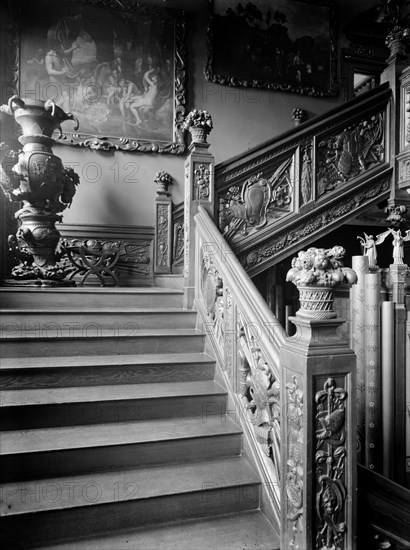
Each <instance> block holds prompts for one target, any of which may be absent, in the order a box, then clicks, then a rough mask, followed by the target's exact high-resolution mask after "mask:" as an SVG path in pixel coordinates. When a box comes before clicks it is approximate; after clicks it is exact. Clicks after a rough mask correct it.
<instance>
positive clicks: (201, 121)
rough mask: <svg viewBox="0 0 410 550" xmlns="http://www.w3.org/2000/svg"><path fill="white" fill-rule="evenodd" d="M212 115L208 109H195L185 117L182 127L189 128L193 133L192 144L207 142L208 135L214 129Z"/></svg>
mask: <svg viewBox="0 0 410 550" xmlns="http://www.w3.org/2000/svg"><path fill="white" fill-rule="evenodd" d="M213 127H214V126H213V122H212V117H211V115H210V114H209V113H208V111H200V110H199V109H193V110H192V111H190V113H188V115H187V116H186V117H185V120H184V122H183V123H182V129H183V130H188V131H189V132H190V134H191V138H192V144H194V145H195V144H205V143H207V136H208V134H210V133H211V131H212V129H213Z"/></svg>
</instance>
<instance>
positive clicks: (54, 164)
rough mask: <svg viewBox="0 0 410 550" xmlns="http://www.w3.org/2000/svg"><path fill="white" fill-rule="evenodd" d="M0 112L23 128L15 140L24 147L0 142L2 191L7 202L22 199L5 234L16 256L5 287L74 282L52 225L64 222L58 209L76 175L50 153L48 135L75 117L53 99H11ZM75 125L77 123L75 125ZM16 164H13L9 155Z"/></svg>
mask: <svg viewBox="0 0 410 550" xmlns="http://www.w3.org/2000/svg"><path fill="white" fill-rule="evenodd" d="M0 110H1V112H4V113H6V114H8V115H10V116H14V119H15V120H16V122H17V123H18V124H19V125H20V126H21V129H22V135H21V136H20V137H19V138H18V139H19V141H20V143H21V144H22V145H23V150H22V151H19V152H18V154H17V153H16V152H13V151H10V150H9V149H8V147H7V145H5V144H3V143H2V144H0V153H1V163H2V168H3V172H4V174H5V176H6V177H3V181H2V184H1V185H2V189H3V192H4V193H5V195H6V196H7V197H8V199H9V200H10V201H13V202H20V203H22V207H21V208H20V210H18V211H17V212H16V214H15V217H16V218H17V221H18V229H17V233H16V235H10V236H9V238H8V242H9V247H10V252H11V253H12V254H13V255H14V256H15V258H17V259H18V260H20V263H19V264H18V265H16V266H15V267H13V269H12V270H11V276H12V279H8V280H6V281H4V284H6V285H20V284H23V285H30V284H32V285H35V286H56V285H57V284H58V285H70V286H71V285H73V283H72V282H71V281H70V282H66V281H64V280H63V279H64V277H65V274H66V272H65V269H64V268H63V267H62V265H60V264H59V260H60V259H61V253H60V252H57V250H56V249H57V246H58V242H59V239H60V233H59V232H58V230H57V228H56V227H55V223H56V222H57V221H61V220H62V216H61V215H59V212H62V211H63V210H64V209H65V208H67V206H69V205H70V204H71V202H72V199H73V196H74V194H75V186H76V185H77V184H78V183H79V178H78V176H77V174H75V172H74V171H73V170H72V169H70V168H64V166H63V163H62V161H61V159H60V158H59V157H57V156H56V155H54V154H53V151H52V149H51V146H52V145H53V144H54V143H55V142H54V139H53V138H52V134H53V132H54V131H55V130H59V131H60V133H61V126H60V125H61V123H62V122H64V121H67V120H74V121H76V119H75V118H74V117H73V115H71V114H70V113H65V112H64V111H63V110H62V109H60V107H58V106H57V105H55V103H54V102H53V101H51V100H48V101H45V102H44V101H37V100H32V99H21V98H19V97H18V96H13V97H12V98H10V100H9V102H8V105H3V106H2V107H0ZM77 128H78V125H77V124H76V127H75V129H77ZM16 157H17V159H18V160H17V163H16V164H14V166H11V164H12V163H11V162H10V160H11V159H15V158H16Z"/></svg>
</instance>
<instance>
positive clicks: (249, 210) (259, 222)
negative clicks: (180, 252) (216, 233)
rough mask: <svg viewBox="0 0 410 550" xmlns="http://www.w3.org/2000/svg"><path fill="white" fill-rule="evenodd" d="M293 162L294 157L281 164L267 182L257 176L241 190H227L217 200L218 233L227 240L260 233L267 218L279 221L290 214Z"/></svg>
mask: <svg viewBox="0 0 410 550" xmlns="http://www.w3.org/2000/svg"><path fill="white" fill-rule="evenodd" d="M292 160H293V157H291V158H289V159H287V160H285V161H284V162H282V164H281V165H280V166H279V167H278V168H277V169H276V170H275V172H274V173H273V175H272V176H271V177H270V178H269V179H266V178H263V177H262V176H263V173H262V172H259V173H258V174H256V175H255V176H251V177H250V178H248V179H247V180H246V181H245V183H244V185H243V187H242V189H239V187H237V186H233V187H230V188H229V190H228V192H227V193H226V194H225V195H222V196H221V197H220V229H221V231H223V232H224V235H225V238H226V240H228V241H229V240H230V239H232V238H233V237H234V236H235V235H236V234H237V233H238V232H239V231H240V232H241V234H242V235H248V234H249V232H250V231H251V230H256V231H257V230H259V229H262V228H263V227H264V226H265V225H266V224H267V222H268V218H279V217H280V216H281V215H283V214H284V213H287V212H290V211H291V210H292V205H293V184H292V181H291V174H290V169H291V165H292Z"/></svg>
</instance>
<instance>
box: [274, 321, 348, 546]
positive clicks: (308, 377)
mask: <svg viewBox="0 0 410 550" xmlns="http://www.w3.org/2000/svg"><path fill="white" fill-rule="evenodd" d="M290 320H291V321H292V323H294V324H295V325H296V329H297V330H296V334H295V335H294V336H292V337H290V338H287V339H286V341H285V344H284V346H283V347H282V348H281V350H280V363H281V398H280V402H281V403H282V415H281V463H282V464H283V470H282V477H281V505H282V520H281V548H288V549H295V550H296V549H297V548H300V549H302V548H303V549H304V550H313V549H314V548H315V549H319V548H320V549H321V550H352V549H354V548H355V547H356V546H355V538H356V529H355V505H356V492H355V490H356V421H355V419H356V358H355V355H354V353H353V352H352V351H351V350H350V349H349V348H348V346H347V343H346V342H344V341H343V340H342V339H341V337H340V335H339V332H338V330H337V329H338V327H339V326H340V325H341V324H342V323H343V322H344V320H343V319H339V318H336V319H322V320H315V319H306V318H301V317H291V318H290Z"/></svg>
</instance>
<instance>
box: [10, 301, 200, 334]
mask: <svg viewBox="0 0 410 550" xmlns="http://www.w3.org/2000/svg"><path fill="white" fill-rule="evenodd" d="M196 316H197V314H196V311H193V310H184V309H182V308H164V307H162V308H130V307H128V308H121V309H119V308H117V307H115V308H93V309H92V308H90V309H87V311H83V310H81V309H78V308H77V309H76V308H70V309H68V308H58V309H41V308H40V309H8V310H4V309H3V310H0V319H1V320H2V323H1V325H0V328H1V332H2V334H5V333H6V332H7V333H8V334H10V336H14V337H21V338H24V337H25V334H26V333H28V332H30V333H31V332H33V333H37V334H38V335H40V336H41V335H43V336H44V335H47V333H48V332H51V334H53V335H54V334H55V333H56V332H57V331H63V330H67V329H70V330H71V331H73V330H77V331H90V330H92V329H94V330H108V329H111V330H115V329H116V330H129V331H131V330H140V329H149V328H167V327H175V328H195V322H196Z"/></svg>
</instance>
